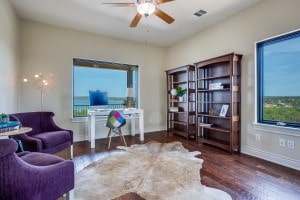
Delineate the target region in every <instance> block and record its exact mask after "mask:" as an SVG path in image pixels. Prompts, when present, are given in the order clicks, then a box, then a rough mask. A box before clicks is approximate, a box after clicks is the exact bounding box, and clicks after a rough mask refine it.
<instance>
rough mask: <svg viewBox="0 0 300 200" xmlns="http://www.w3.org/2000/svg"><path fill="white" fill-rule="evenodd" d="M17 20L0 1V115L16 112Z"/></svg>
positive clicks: (11, 11) (8, 7)
mask: <svg viewBox="0 0 300 200" xmlns="http://www.w3.org/2000/svg"><path fill="white" fill-rule="evenodd" d="M19 61H20V60H19V19H18V17H17V16H16V15H15V13H14V11H13V9H12V7H11V6H10V4H9V2H8V1H7V0H2V1H0V94H1V97H0V113H2V112H3V113H12V112H16V111H17V108H18V92H17V89H18V88H17V84H15V79H16V76H17V74H18V69H19Z"/></svg>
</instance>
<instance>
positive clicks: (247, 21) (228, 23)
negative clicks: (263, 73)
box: [166, 0, 300, 169]
mask: <svg viewBox="0 0 300 200" xmlns="http://www.w3.org/2000/svg"><path fill="white" fill-rule="evenodd" d="M299 8H300V1H299V0H285V1H283V0H263V1H262V2H260V3H258V4H256V5H254V6H252V7H251V8H249V9H247V10H244V11H242V12H241V13H239V14H237V15H235V16H232V17H231V18H229V19H226V20H224V21H222V22H220V23H218V24H216V25H214V26H211V27H209V28H207V29H205V30H204V31H202V32H199V33H198V34H196V35H193V36H192V37H190V38H187V39H185V40H184V41H181V42H179V43H177V44H175V45H173V46H171V47H169V48H168V49H167V61H166V63H167V64H166V66H167V68H168V69H170V68H174V67H177V66H180V65H184V64H187V63H194V62H197V61H200V60H204V59H208V58H212V57H215V56H220V55H223V54H227V53H231V52H236V53H241V54H243V55H244V56H243V61H242V83H241V84H242V118H241V120H242V121H241V125H242V130H241V134H242V151H243V152H245V153H248V154H252V155H255V156H259V157H262V158H264V159H269V160H272V161H275V162H279V163H282V164H285V165H289V166H293V167H297V168H298V169H300V154H299V151H300V137H299V136H300V134H298V136H289V135H284V134H282V133H284V131H283V132H282V131H281V132H280V131H279V133H274V132H273V131H270V132H266V131H257V130H254V129H253V124H252V123H253V122H255V85H254V84H255V71H254V69H255V57H254V44H255V42H256V41H259V40H262V39H264V38H268V37H270V36H274V35H277V34H281V33H285V32H288V31H292V30H295V29H299V28H300V20H299V19H300V12H299ZM298 132H299V131H298ZM255 134H260V135H261V142H257V141H255ZM279 138H283V139H286V140H287V139H292V140H294V141H295V149H293V150H292V149H288V148H286V147H285V148H282V147H279V145H278V143H279Z"/></svg>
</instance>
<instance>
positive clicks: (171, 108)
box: [169, 107, 179, 112]
mask: <svg viewBox="0 0 300 200" xmlns="http://www.w3.org/2000/svg"><path fill="white" fill-rule="evenodd" d="M169 110H170V112H178V111H179V109H178V107H170V108H169Z"/></svg>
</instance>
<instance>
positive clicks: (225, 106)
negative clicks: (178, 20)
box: [220, 104, 229, 117]
mask: <svg viewBox="0 0 300 200" xmlns="http://www.w3.org/2000/svg"><path fill="white" fill-rule="evenodd" d="M228 108H229V105H226V104H224V105H222V108H221V111H220V116H221V117H226V114H227V110H228Z"/></svg>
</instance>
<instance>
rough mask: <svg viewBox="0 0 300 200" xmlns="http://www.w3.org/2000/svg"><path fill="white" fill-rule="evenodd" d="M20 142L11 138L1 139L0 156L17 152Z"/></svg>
mask: <svg viewBox="0 0 300 200" xmlns="http://www.w3.org/2000/svg"><path fill="white" fill-rule="evenodd" d="M17 147H18V144H17V143H16V141H14V140H11V139H4V140H0V158H1V157H4V156H7V155H9V154H12V153H14V152H16V150H17Z"/></svg>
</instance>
